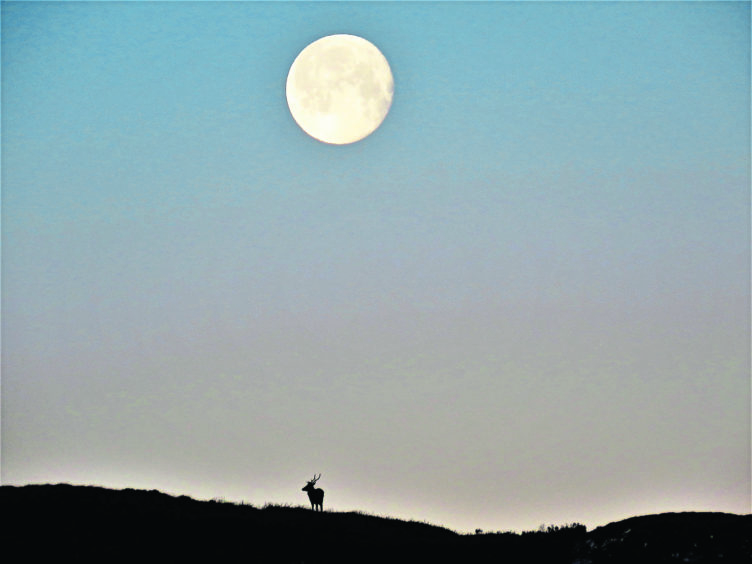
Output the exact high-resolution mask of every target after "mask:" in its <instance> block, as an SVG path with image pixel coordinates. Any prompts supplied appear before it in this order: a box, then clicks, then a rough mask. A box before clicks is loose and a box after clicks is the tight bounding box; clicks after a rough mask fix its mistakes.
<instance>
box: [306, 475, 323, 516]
mask: <svg viewBox="0 0 752 564" xmlns="http://www.w3.org/2000/svg"><path fill="white" fill-rule="evenodd" d="M319 478H321V474H319V477H318V478H317V477H316V475H315V474H314V475H313V480H311V481H310V482H308V483H307V484H306V485H305V487H304V488H303V491H304V492H308V499H310V500H311V509H313V510H314V511H316V508H317V507H318V508H319V511H323V510H324V490H322V489H321V488H314V487H313V486H315V485H316V482H318V481H319Z"/></svg>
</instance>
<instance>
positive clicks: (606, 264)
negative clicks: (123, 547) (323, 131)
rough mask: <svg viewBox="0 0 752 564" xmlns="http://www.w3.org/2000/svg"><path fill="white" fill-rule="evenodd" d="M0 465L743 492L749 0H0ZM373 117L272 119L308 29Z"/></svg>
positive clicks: (426, 486) (405, 498) (301, 497)
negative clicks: (344, 38) (386, 74)
mask: <svg viewBox="0 0 752 564" xmlns="http://www.w3.org/2000/svg"><path fill="white" fill-rule="evenodd" d="M1 32H2V33H1V35H2V45H1V46H2V177H1V180H2V420H1V421H2V459H1V465H2V475H1V479H2V483H3V484H18V485H21V484H29V483H59V482H67V483H73V484H93V485H101V486H106V487H111V488H127V487H131V488H143V489H158V490H161V491H165V492H167V493H170V494H173V495H183V494H184V495H189V496H192V497H196V498H198V499H211V498H215V497H221V498H224V499H226V500H231V501H245V502H248V503H252V504H254V505H258V506H263V505H264V504H266V503H273V504H290V505H305V506H308V500H307V498H306V495H305V493H304V492H302V491H301V488H302V487H303V486H304V485H305V482H306V481H307V480H309V479H311V477H312V476H313V474H314V473H316V474H318V473H321V475H322V478H321V480H320V481H319V483H318V486H319V487H321V488H323V489H324V490H325V491H326V498H325V503H324V508H325V509H331V510H335V511H352V510H358V511H363V512H367V513H371V514H377V515H388V516H392V517H398V518H403V519H414V520H419V521H428V522H430V523H434V524H437V525H443V526H446V527H449V528H452V529H454V530H457V531H462V532H465V531H473V530H475V529H476V528H482V529H484V530H489V531H497V530H502V531H509V530H513V531H523V530H531V529H537V528H538V526H539V525H541V524H559V525H560V524H565V523H572V522H578V523H583V524H585V525H587V526H588V527H589V528H592V527H595V526H599V525H603V524H606V523H609V522H612V521H616V520H620V519H624V518H627V517H630V516H634V515H644V514H650V513H660V512H673V511H725V512H732V513H749V512H750V511H751V509H750V494H751V488H750V3H749V2H688V3H684V2H641V3H637V2H617V3H600V2H599V3H596V2H574V3H569V2H557V3H544V2H526V3H517V2H482V3H469V2H462V3H460V2H439V3H434V2H373V3H371V2H354V3H349V2H336V3H304V2H268V3H261V2H226V3H225V2H153V3H152V2H127V3H119V2H81V3H77V2H71V3H62V2H60V3H56V2H52V3H44V2H2V30H1ZM336 33H344V34H351V35H358V36H361V37H363V38H365V39H367V40H368V41H370V42H372V43H373V44H374V45H376V46H377V47H378V48H379V49H380V50H381V52H382V53H383V54H384V56H385V57H386V58H387V60H388V61H389V65H390V67H391V70H392V73H393V75H394V99H393V103H392V106H391V109H390V112H389V114H388V115H387V117H386V119H385V120H384V122H383V123H382V125H381V127H380V128H378V129H377V130H376V131H375V132H374V133H373V134H372V135H370V136H369V137H366V138H365V139H363V140H362V141H359V142H357V143H353V144H350V145H329V144H325V143H322V142H319V141H317V140H315V139H313V138H312V137H310V136H308V135H306V134H305V133H304V132H303V131H302V130H301V129H300V127H298V125H297V124H296V122H295V120H294V119H293V118H292V116H291V115H290V112H289V110H288V107H287V101H286V97H285V82H286V78H287V73H288V71H289V68H290V65H291V64H292V62H293V61H294V60H295V57H296V56H297V55H298V53H299V52H300V51H301V50H302V49H303V48H304V47H305V46H306V45H308V44H309V43H311V42H312V41H314V40H316V39H318V38H320V37H323V36H326V35H330V34H336Z"/></svg>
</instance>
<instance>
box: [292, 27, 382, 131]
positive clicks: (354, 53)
mask: <svg viewBox="0 0 752 564" xmlns="http://www.w3.org/2000/svg"><path fill="white" fill-rule="evenodd" d="M393 93H394V79H393V78H392V71H391V69H390V68H389V63H388V62H387V60H386V58H385V57H384V55H382V54H381V51H379V50H378V49H377V48H376V46H375V45H373V44H372V43H370V42H369V41H366V40H365V39H363V38H362V37H357V36H355V35H329V36H327V37H322V38H321V39H318V40H316V41H314V42H313V43H311V44H310V45H308V47H306V48H305V49H303V50H302V51H301V52H300V54H299V55H298V56H297V58H296V59H295V61H294V62H293V63H292V66H291V67H290V72H289V74H288V75H287V105H288V106H289V107H290V113H291V114H292V117H293V118H294V119H295V121H296V122H297V123H298V125H299V126H300V127H301V128H302V129H303V131H305V132H306V133H307V134H308V135H310V136H311V137H314V138H315V139H318V140H319V141H323V142H324V143H331V144H334V145H346V144H348V143H355V142H356V141H360V140H361V139H363V138H364V137H367V136H368V135H370V134H371V133H373V132H374V131H375V130H376V129H377V128H378V127H379V126H380V125H381V122H383V121H384V118H385V117H386V114H387V113H388V112H389V107H390V106H391V105H392V96H393Z"/></svg>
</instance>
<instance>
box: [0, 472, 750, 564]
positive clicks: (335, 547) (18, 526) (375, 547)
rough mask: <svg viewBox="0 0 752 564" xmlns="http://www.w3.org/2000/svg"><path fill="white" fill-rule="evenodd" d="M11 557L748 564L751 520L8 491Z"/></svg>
mask: <svg viewBox="0 0 752 564" xmlns="http://www.w3.org/2000/svg"><path fill="white" fill-rule="evenodd" d="M0 507H2V509H3V514H4V515H7V516H10V517H11V519H10V521H11V522H10V524H9V525H6V526H5V527H4V535H3V548H4V550H5V552H6V554H14V553H16V552H19V553H20V554H21V555H22V559H23V560H24V561H26V560H29V561H36V560H42V559H47V558H59V557H61V556H65V557H66V558H72V559H74V560H75V561H77V562H82V561H83V562H93V561H98V562H99V561H106V562H113V561H115V562H134V561H136V560H137V561H139V562H151V561H155V562H156V561H176V560H178V559H183V558H190V559H191V560H194V559H211V560H212V561H218V560H223V561H229V559H233V561H234V560H244V561H248V560H250V561H257V562H281V563H296V564H297V563H325V562H326V563H328V562H366V563H371V562H373V563H375V562H380V563H381V562H504V563H508V562H526V563H527V562H537V561H541V562H546V563H547V564H555V563H577V564H591V563H592V564H597V563H600V562H613V563H621V562H624V563H626V562H641V563H643V562H656V563H657V562H661V563H662V562H666V563H668V562H729V563H734V562H750V561H751V560H752V516H751V515H734V514H728V513H699V512H698V513H666V514H661V515H648V516H642V517H633V518H630V519H625V520H623V521H619V522H617V523H611V524H609V525H606V526H604V527H599V528H597V529H594V530H592V531H590V532H588V531H587V530H586V528H585V527H584V525H578V524H572V525H564V526H560V527H555V526H551V527H548V528H547V529H545V530H540V531H530V532H524V533H512V532H498V533H482V534H475V535H467V534H459V533H457V532H455V531H452V530H449V529H446V528H444V527H439V526H435V525H431V524H428V523H423V522H416V521H404V520H400V519H392V518H388V517H377V516H373V515H367V514H364V513H359V512H332V511H325V512H323V513H321V512H313V511H311V510H310V509H304V508H302V507H284V506H265V507H263V508H257V507H254V506H251V505H244V504H235V503H227V502H222V501H197V500H195V499H192V498H190V497H187V496H177V497H176V496H171V495H168V494H165V493H162V492H159V491H157V490H151V491H146V490H134V489H124V490H112V489H107V488H102V487H96V486H73V485H69V484H57V485H27V486H2V487H0Z"/></svg>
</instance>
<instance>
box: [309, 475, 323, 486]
mask: <svg viewBox="0 0 752 564" xmlns="http://www.w3.org/2000/svg"><path fill="white" fill-rule="evenodd" d="M319 478H321V474H319V475H318V478H317V477H316V474H314V475H313V480H311V483H312V484H315V483H316V482H318V481H319Z"/></svg>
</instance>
